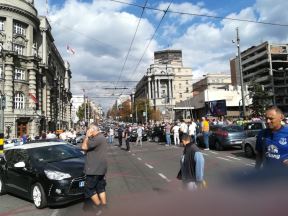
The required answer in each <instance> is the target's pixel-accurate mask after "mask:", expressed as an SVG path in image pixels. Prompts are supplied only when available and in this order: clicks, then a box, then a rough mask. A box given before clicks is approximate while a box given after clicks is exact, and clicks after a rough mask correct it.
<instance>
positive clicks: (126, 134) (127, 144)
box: [124, 125, 131, 152]
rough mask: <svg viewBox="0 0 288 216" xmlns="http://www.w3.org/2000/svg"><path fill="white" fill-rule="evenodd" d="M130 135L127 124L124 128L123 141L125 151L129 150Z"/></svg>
mask: <svg viewBox="0 0 288 216" xmlns="http://www.w3.org/2000/svg"><path fill="white" fill-rule="evenodd" d="M130 135H131V131H130V127H129V126H128V125H127V126H126V129H125V135H124V138H125V143H126V151H128V152H130V143H129V142H130Z"/></svg>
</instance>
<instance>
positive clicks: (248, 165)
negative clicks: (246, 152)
mask: <svg viewBox="0 0 288 216" xmlns="http://www.w3.org/2000/svg"><path fill="white" fill-rule="evenodd" d="M246 166H251V167H254V165H253V164H246Z"/></svg>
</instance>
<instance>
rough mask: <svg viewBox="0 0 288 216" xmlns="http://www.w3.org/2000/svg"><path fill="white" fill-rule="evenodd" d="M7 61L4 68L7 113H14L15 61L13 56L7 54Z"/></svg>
mask: <svg viewBox="0 0 288 216" xmlns="http://www.w3.org/2000/svg"><path fill="white" fill-rule="evenodd" d="M4 59H5V61H4V63H5V69H4V73H5V75H4V77H5V85H4V93H5V95H6V108H5V114H12V112H13V101H14V98H13V93H14V88H13V79H14V78H13V74H14V73H13V71H14V63H13V56H11V55H6V56H5V57H4Z"/></svg>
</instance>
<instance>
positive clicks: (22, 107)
mask: <svg viewBox="0 0 288 216" xmlns="http://www.w3.org/2000/svg"><path fill="white" fill-rule="evenodd" d="M0 46H1V53H0V54H1V59H0V61H1V63H0V64H1V70H0V74H1V77H0V81H1V87H0V88H1V95H3V96H5V100H6V106H5V109H4V124H3V123H2V124H3V127H4V133H5V136H6V137H20V136H22V135H23V134H28V135H34V136H36V135H38V134H39V133H40V132H41V131H42V130H56V129H60V128H61V129H63V128H70V127H71V102H70V100H71V97H72V94H71V92H70V79H71V71H70V65H69V63H68V62H64V60H63V59H62V57H61V55H60V53H59V52H58V50H57V48H56V46H55V44H54V38H53V36H52V34H51V26H50V25H49V22H48V20H47V19H46V17H39V16H37V10H36V9H35V7H34V1H32V0H10V1H7V0H0Z"/></svg>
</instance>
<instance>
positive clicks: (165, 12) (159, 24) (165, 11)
mask: <svg viewBox="0 0 288 216" xmlns="http://www.w3.org/2000/svg"><path fill="white" fill-rule="evenodd" d="M172 2H173V0H171V2H170V3H169V5H168V7H167V9H166V10H164V11H163V12H164V14H163V15H162V17H161V20H160V22H159V23H158V26H157V28H156V29H155V31H154V33H153V35H152V37H151V38H150V40H149V42H148V44H147V46H146V47H145V50H144V52H143V54H142V56H141V58H140V59H139V61H138V62H137V65H136V67H135V69H134V71H133V74H134V76H135V73H136V71H137V69H138V67H139V65H140V63H141V62H142V60H143V58H144V55H145V53H146V51H147V49H148V47H149V46H150V44H151V42H152V40H153V38H154V37H155V35H156V32H157V31H158V29H159V28H160V26H161V24H162V22H163V20H164V17H165V15H166V14H167V11H168V10H169V8H170V6H171V4H172ZM124 91H125V90H123V91H122V93H121V94H123V93H124Z"/></svg>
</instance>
